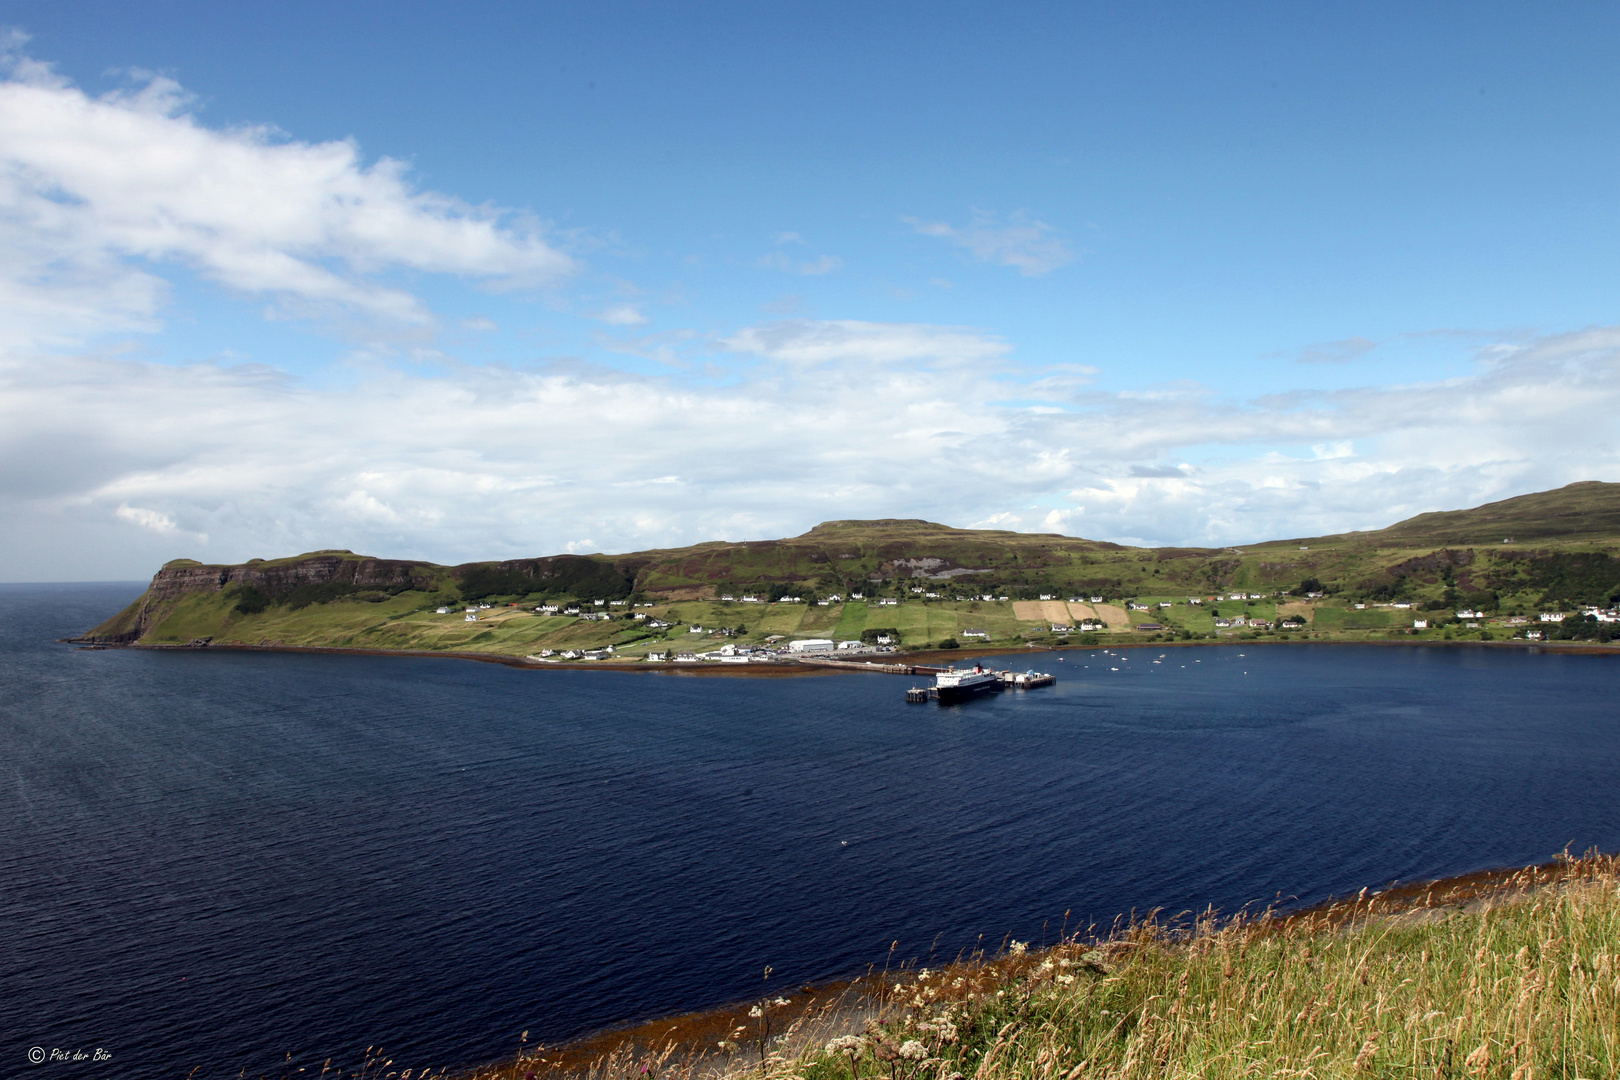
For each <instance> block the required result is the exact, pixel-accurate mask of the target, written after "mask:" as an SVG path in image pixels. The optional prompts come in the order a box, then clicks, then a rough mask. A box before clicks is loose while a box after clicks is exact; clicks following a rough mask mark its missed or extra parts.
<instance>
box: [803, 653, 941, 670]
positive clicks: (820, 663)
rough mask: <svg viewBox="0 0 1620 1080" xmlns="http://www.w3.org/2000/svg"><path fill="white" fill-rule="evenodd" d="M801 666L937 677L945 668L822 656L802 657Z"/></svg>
mask: <svg viewBox="0 0 1620 1080" xmlns="http://www.w3.org/2000/svg"><path fill="white" fill-rule="evenodd" d="M798 659H799V663H801V664H812V665H814V666H816V667H829V668H838V669H840V670H842V671H874V672H879V673H881V674H884V675H937V674H939V673H940V672H941V671H944V670H945V669H944V668H937V667H923V666H920V665H917V664H878V663H874V662H872V661H871V660H831V659H827V658H824V657H820V656H801V657H799V658H798Z"/></svg>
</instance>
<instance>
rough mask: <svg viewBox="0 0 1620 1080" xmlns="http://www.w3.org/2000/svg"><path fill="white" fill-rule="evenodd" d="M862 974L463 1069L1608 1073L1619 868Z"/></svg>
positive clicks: (1506, 1078)
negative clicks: (703, 1033)
mask: <svg viewBox="0 0 1620 1080" xmlns="http://www.w3.org/2000/svg"><path fill="white" fill-rule="evenodd" d="M790 993H791V991H790ZM866 993H867V995H868V996H867V997H865V998H864V1000H862V1001H860V1002H857V1003H856V1005H855V1006H854V1007H853V1008H852V1007H851V1006H850V1004H849V998H848V996H847V995H845V997H844V998H842V999H840V1000H838V1001H834V1002H831V1003H829V1005H828V1007H825V1008H819V1009H818V1008H817V1007H816V1002H815V999H814V998H813V997H812V998H810V999H808V1000H806V999H804V998H802V997H801V996H800V995H799V994H793V1000H791V1001H782V1002H780V1003H777V1002H776V1001H775V1000H774V999H773V998H771V997H769V996H768V997H767V998H766V999H764V1000H762V1001H761V1002H760V1003H759V1007H760V1011H761V1012H763V1013H764V1015H763V1016H760V1015H759V1014H757V1013H756V1014H752V1015H750V1014H747V1013H743V1012H742V1011H741V1010H740V1009H739V1010H737V1011H736V1012H735V1015H734V1017H732V1018H728V1019H727V1021H726V1024H725V1028H722V1031H724V1030H725V1029H726V1028H733V1026H734V1029H733V1030H732V1031H731V1033H730V1039H731V1042H723V1043H721V1044H720V1045H721V1049H722V1051H723V1052H724V1054H725V1056H724V1057H722V1056H721V1054H718V1053H716V1051H715V1049H714V1043H713V1042H712V1041H703V1042H701V1043H699V1042H697V1041H696V1040H690V1041H689V1042H688V1043H687V1044H686V1045H672V1044H665V1045H660V1040H661V1039H664V1038H679V1037H680V1033H682V1032H683V1031H686V1032H687V1033H688V1034H691V1033H694V1032H696V1031H698V1030H699V1029H698V1028H697V1026H696V1025H682V1024H680V1023H679V1022H678V1021H676V1022H673V1023H670V1022H666V1023H650V1024H647V1025H645V1026H644V1028H643V1029H642V1030H641V1033H640V1037H639V1038H626V1039H624V1040H623V1041H622V1042H620V1043H619V1044H618V1046H617V1047H614V1046H611V1045H610V1046H607V1047H605V1048H604V1047H601V1046H600V1045H597V1046H593V1047H592V1048H591V1050H590V1053H591V1054H593V1055H597V1054H599V1055H601V1056H600V1057H591V1058H586V1059H581V1057H580V1055H578V1054H573V1055H570V1054H569V1053H568V1052H567V1051H566V1049H564V1051H563V1052H562V1053H558V1052H557V1051H554V1050H545V1049H541V1050H538V1051H536V1052H533V1053H531V1054H529V1055H527V1056H526V1057H522V1058H519V1059H518V1060H516V1061H510V1062H506V1063H503V1064H501V1065H498V1066H493V1067H486V1068H483V1069H478V1070H474V1071H472V1072H470V1073H467V1074H463V1075H464V1076H466V1077H467V1078H468V1080H515V1078H518V1077H539V1078H545V1080H549V1078H551V1077H558V1078H559V1080H560V1077H561V1076H582V1075H589V1076H592V1077H597V1076H600V1077H611V1076H620V1075H623V1076H634V1075H646V1074H652V1075H656V1074H662V1075H663V1076H665V1077H667V1078H669V1080H688V1078H699V1077H713V1076H732V1077H742V1076H745V1075H753V1076H757V1077H760V1078H761V1080H948V1078H950V1077H953V1076H955V1077H973V1078H975V1080H993V1078H1002V1077H1007V1078H1013V1077H1017V1078H1028V1080H1057V1078H1061V1080H1081V1078H1085V1077H1093V1076H1097V1077H1104V1076H1106V1077H1117V1078H1142V1080H1148V1078H1161V1077H1200V1078H1208V1080H1220V1078H1232V1080H1237V1078H1241V1077H1300V1078H1304V1077H1314V1078H1322V1080H1326V1078H1331V1077H1424V1078H1430V1077H1435V1078H1449V1077H1457V1078H1463V1077H1477V1078H1481V1080H1483V1078H1488V1077H1499V1078H1501V1080H1547V1078H1551V1077H1559V1078H1566V1080H1573V1078H1576V1077H1591V1078H1594V1080H1595V1078H1598V1077H1614V1076H1616V1075H1620V874H1617V867H1616V863H1615V860H1614V859H1613V858H1605V857H1597V856H1589V857H1588V858H1586V859H1582V860H1573V861H1568V862H1564V863H1560V864H1555V865H1554V866H1551V867H1539V868H1533V869H1529V870H1526V871H1522V872H1520V873H1518V874H1514V875H1511V876H1507V875H1487V876H1485V877H1484V879H1483V880H1480V879H1473V880H1469V879H1463V880H1462V881H1461V882H1456V883H1437V885H1436V886H1431V887H1429V890H1428V892H1427V893H1425V892H1424V891H1423V890H1422V889H1415V890H1410V891H1397V892H1395V893H1390V894H1386V895H1384V896H1378V895H1374V896H1373V897H1370V898H1369V897H1367V896H1366V895H1365V892H1364V893H1363V896H1362V897H1358V898H1355V899H1353V900H1350V901H1346V902H1344V903H1341V904H1337V905H1333V906H1330V907H1327V908H1324V909H1321V910H1318V911H1315V912H1308V913H1305V914H1303V915H1296V916H1293V917H1291V918H1286V919H1280V920H1279V919H1272V918H1248V919H1240V920H1236V921H1225V922H1222V921H1217V920H1214V919H1205V920H1201V921H1199V922H1198V923H1195V924H1193V925H1192V926H1183V927H1182V928H1181V929H1180V932H1178V933H1174V934H1172V933H1168V932H1166V930H1165V928H1163V927H1162V926H1159V925H1156V924H1154V923H1152V922H1148V923H1142V924H1137V925H1133V926H1130V927H1126V928H1124V929H1122V930H1121V931H1120V932H1118V933H1116V934H1114V935H1112V936H1109V937H1107V938H1106V939H1104V940H1095V939H1088V938H1085V937H1080V938H1071V939H1067V940H1065V942H1064V943H1063V944H1060V945H1059V946H1056V947H1054V948H1052V949H1049V950H1046V951H1044V952H1041V953H1035V952H1026V951H1024V949H1023V947H1022V946H1020V945H1018V943H1016V942H1014V943H1012V944H1011V946H1010V947H1009V949H1008V950H1007V951H1006V952H1003V953H1002V954H1001V955H1000V956H997V957H993V958H988V959H983V958H976V959H973V960H970V961H967V962H962V963H957V964H953V965H949V966H947V967H945V968H942V969H940V970H937V971H933V972H929V971H920V972H906V973H904V974H902V975H900V976H898V977H887V978H885V979H884V980H883V982H881V983H878V984H876V985H874V986H873V987H871V988H870V989H868V990H867V991H866ZM874 1006H875V1007H874ZM773 1016H774V1017H775V1018H776V1022H775V1024H774V1025H773V1026H770V1027H766V1026H765V1025H766V1024H767V1023H769V1022H770V1020H771V1019H772V1017H773ZM632 1034H634V1033H632ZM712 1038H713V1035H712V1034H710V1035H709V1036H708V1039H709V1040H712ZM762 1040H763V1041H764V1043H765V1046H766V1050H767V1052H766V1053H765V1054H760V1052H759V1046H760V1042H761V1041H762ZM733 1044H735V1045H733ZM728 1047H729V1049H728ZM732 1055H735V1057H733V1056H732ZM762 1058H763V1059H764V1060H763V1061H762V1060H761V1059H762Z"/></svg>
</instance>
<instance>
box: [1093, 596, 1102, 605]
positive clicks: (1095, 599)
mask: <svg viewBox="0 0 1620 1080" xmlns="http://www.w3.org/2000/svg"><path fill="white" fill-rule="evenodd" d="M1091 602H1092V603H1093V604H1100V603H1102V602H1103V598H1102V597H1100V596H1093V597H1092V598H1091Z"/></svg>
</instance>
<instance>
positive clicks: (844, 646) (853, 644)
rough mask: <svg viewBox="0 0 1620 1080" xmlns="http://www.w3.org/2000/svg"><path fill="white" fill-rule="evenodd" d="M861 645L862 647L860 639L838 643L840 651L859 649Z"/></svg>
mask: <svg viewBox="0 0 1620 1080" xmlns="http://www.w3.org/2000/svg"><path fill="white" fill-rule="evenodd" d="M860 647H861V643H860V642H859V641H840V642H839V643H838V648H839V650H840V651H847V650H849V649H858V648H860Z"/></svg>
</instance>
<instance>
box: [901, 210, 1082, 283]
mask: <svg viewBox="0 0 1620 1080" xmlns="http://www.w3.org/2000/svg"><path fill="white" fill-rule="evenodd" d="M901 220H902V221H904V222H905V223H906V224H907V225H910V226H911V227H912V228H913V229H915V230H916V231H917V232H919V233H921V234H922V235H924V236H935V237H938V238H939V239H941V240H944V241H946V242H948V243H951V244H954V245H955V246H957V247H960V248H965V249H967V250H968V251H969V252H971V253H972V255H973V257H974V258H975V259H978V260H979V261H980V262H988V263H995V264H997V265H998V266H1010V267H1012V268H1014V269H1015V270H1017V271H1018V272H1019V273H1020V274H1023V275H1024V276H1025V277H1039V276H1040V275H1042V274H1049V273H1051V272H1052V271H1053V270H1056V269H1057V268H1058V267H1060V266H1066V265H1068V264H1069V263H1071V262H1073V261H1074V251H1073V250H1072V249H1071V248H1070V247H1069V245H1068V243H1067V242H1066V241H1065V240H1063V239H1062V238H1061V237H1059V236H1058V235H1057V234H1056V231H1055V230H1054V229H1053V228H1052V226H1050V225H1048V224H1047V223H1046V222H1044V221H1037V220H1036V219H1034V218H1032V217H1030V216H1029V215H1028V214H1025V213H1023V212H1022V211H1020V212H1017V213H1013V214H1009V215H1008V216H1007V217H1006V219H1005V220H1003V219H1001V218H999V217H997V216H996V215H994V214H984V213H976V214H974V215H973V220H972V221H971V222H970V223H969V224H967V225H965V226H960V227H959V226H955V225H950V224H947V223H945V222H943V221H922V220H919V219H918V218H914V217H907V218H901Z"/></svg>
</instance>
